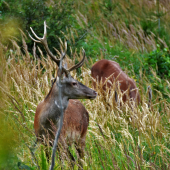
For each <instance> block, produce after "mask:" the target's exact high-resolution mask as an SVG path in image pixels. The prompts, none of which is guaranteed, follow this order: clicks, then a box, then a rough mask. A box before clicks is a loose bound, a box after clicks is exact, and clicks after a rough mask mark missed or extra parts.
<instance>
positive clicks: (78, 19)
mask: <svg viewBox="0 0 170 170" xmlns="http://www.w3.org/2000/svg"><path fill="white" fill-rule="evenodd" d="M31 3H32V1H28V0H23V1H22V3H21V1H19V0H16V1H15V4H14V1H12V0H11V1H9V2H8V1H5V0H2V1H0V63H1V67H0V97H1V102H0V134H1V136H0V169H18V168H19V169H27V170H28V169H32V170H33V169H42V170H46V169H48V168H49V165H50V164H49V163H48V162H47V160H46V156H45V152H44V146H43V145H41V144H38V145H37V146H34V143H35V140H36V137H35V134H34V128H33V123H34V115H35V109H36V106H37V105H38V103H39V102H40V101H41V100H43V99H44V98H45V96H46V95H47V94H48V92H49V90H50V87H51V79H53V78H54V77H55V76H56V72H57V66H56V65H55V63H53V62H52V61H51V59H50V58H49V57H48V56H46V53H45V52H44V49H43V48H42V46H39V44H37V46H36V47H34V48H33V43H32V42H31V40H30V39H29V37H28V35H27V33H26V30H29V27H30V26H31V27H33V28H34V30H35V32H36V33H37V35H40V36H41V35H42V34H43V22H44V20H46V22H47V25H48V30H47V31H48V33H47V39H48V42H49V47H50V49H53V47H55V48H57V49H59V42H60V41H59V39H58V37H60V38H61V40H67V42H68V53H67V54H68V55H67V58H66V60H65V62H67V63H68V67H69V66H72V65H74V64H75V63H77V62H78V61H80V60H81V58H82V55H81V47H83V48H84V49H85V51H86V56H87V59H86V62H85V64H84V66H83V67H82V68H81V69H78V70H77V71H73V73H72V76H73V77H74V78H76V79H77V80H79V81H80V82H82V83H83V84H85V85H86V86H89V87H91V88H93V87H92V78H91V75H90V68H91V66H92V64H93V63H94V62H96V61H97V60H100V59H102V58H105V59H110V60H113V61H116V62H118V63H119V65H120V66H121V68H122V69H123V70H124V71H125V72H126V73H127V74H128V75H129V76H130V77H131V78H133V79H134V80H135V81H136V83H137V86H138V88H139V93H140V96H141V104H140V105H139V106H138V107H134V108H133V109H131V107H130V106H129V105H128V104H122V101H121V97H120V99H119V102H118V103H119V104H117V103H115V100H114V90H113V91H112V92H111V95H109V93H108V91H106V92H105V95H104V96H103V95H101V93H103V92H102V90H101V86H100V84H99V87H98V89H97V92H98V97H97V98H96V99H95V100H93V101H91V100H81V102H82V103H83V104H84V105H85V107H86V109H87V110H88V112H89V116H90V123H89V127H88V133H87V138H86V148H85V157H84V160H83V169H106V170H108V169H120V170H121V169H141V170H142V169H164V170H166V169H169V168H170V103H169V102H170V82H169V78H170V71H169V70H170V69H169V68H170V53H169V52H170V51H169V45H170V40H169V36H170V31H169V30H170V29H169V20H170V17H169V15H168V12H169V9H170V4H169V2H168V0H157V1H148V0H114V1H113V0H105V1H104V0H99V1H94V0H90V1H87V0H84V1H82V0H79V1H78V0H75V1H71V0H67V1H66V0H63V1H58V0H57V1H53V0H43V1H38V0H35V1H34V3H33V4H31ZM33 6H34V7H35V8H33ZM53 52H54V53H55V50H54V49H53ZM148 86H150V87H151V88H152V92H153V95H152V102H151V106H150V107H148V100H149V99H148V91H147V87H148ZM119 96H121V94H120V93H119ZM70 150H71V152H72V153H73V155H74V156H75V158H76V160H77V163H78V159H77V154H76V151H75V148H74V146H72V147H71V148H70ZM61 167H63V168H64V169H70V160H69V159H68V160H65V161H64V162H63V163H61V162H60V159H59V157H58V153H56V166H55V169H61ZM74 169H78V166H77V165H75V167H74Z"/></svg>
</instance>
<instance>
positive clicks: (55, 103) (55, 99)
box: [45, 85, 69, 121]
mask: <svg viewBox="0 0 170 170" xmlns="http://www.w3.org/2000/svg"><path fill="white" fill-rule="evenodd" d="M68 102H69V99H68V97H67V96H64V95H63V93H62V92H61V99H60V98H59V89H58V87H57V86H56V85H53V87H52V89H51V90H50V92H49V94H48V95H47V97H46V98H45V103H46V110H45V115H46V118H47V119H51V120H53V121H54V120H56V121H58V119H59V117H60V115H61V107H62V110H63V113H64V111H65V109H66V108H67V106H68ZM61 103H62V106H61Z"/></svg>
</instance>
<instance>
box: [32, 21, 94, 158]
mask: <svg viewBox="0 0 170 170" xmlns="http://www.w3.org/2000/svg"><path fill="white" fill-rule="evenodd" d="M30 29H31V31H32V33H33V35H34V36H35V37H36V39H34V38H32V36H31V35H30V34H29V36H30V38H31V39H32V40H33V41H34V42H37V43H41V44H42V45H43V46H44V48H45V50H46V52H47V54H48V55H49V56H50V57H51V59H52V60H53V61H55V62H56V63H57V65H58V66H59V63H60V60H63V59H64V57H65V55H66V53H65V52H64V53H62V55H61V56H62V57H61V59H57V58H56V57H55V56H54V55H53V54H52V52H51V51H50V50H49V48H48V44H47V30H46V22H44V36H43V38H39V37H38V36H37V35H36V34H35V32H34V31H33V30H32V28H30ZM65 51H66V44H65ZM84 59H85V52H83V59H82V60H81V61H80V62H79V63H78V64H76V65H75V66H73V67H71V68H70V69H66V68H64V67H62V74H61V72H60V73H59V71H58V73H57V77H56V78H55V81H54V83H53V85H52V87H51V90H50V92H49V94H48V95H47V96H46V98H45V99H44V100H43V101H42V102H40V103H39V104H38V106H37V109H36V113H35V119H34V129H35V134H36V137H37V139H38V141H40V142H42V143H44V144H47V143H51V144H52V143H53V140H54V138H55V134H56V131H57V123H58V120H59V117H60V114H61V112H60V107H59V105H58V103H59V100H60V99H59V96H58V93H59V91H58V89H59V87H58V83H59V82H58V81H59V76H60V78H61V86H62V88H61V89H62V91H61V94H62V103H63V111H65V113H64V120H63V127H62V130H61V134H60V137H59V144H60V146H62V147H63V148H64V149H67V150H68V146H71V145H72V144H73V143H75V144H76V147H77V151H78V153H79V156H80V158H82V157H83V152H84V147H85V138H86V133H87V127H88V123H89V115H88V112H87V110H86V109H85V107H84V106H83V104H82V103H81V102H80V101H78V100H72V99H95V98H96V96H97V93H96V92H95V91H94V90H92V89H90V88H88V87H86V86H85V85H83V84H81V83H80V82H78V81H77V80H75V79H74V78H73V77H72V76H71V75H70V72H71V71H72V70H74V69H76V68H79V67H81V66H82V65H83V63H84ZM48 141H49V142H48ZM68 153H69V154H70V152H69V150H68ZM70 156H71V158H72V159H73V156H72V155H70ZM73 160H74V159H73Z"/></svg>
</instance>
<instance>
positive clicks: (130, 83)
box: [91, 59, 140, 103]
mask: <svg viewBox="0 0 170 170" xmlns="http://www.w3.org/2000/svg"><path fill="white" fill-rule="evenodd" d="M91 75H92V77H93V78H94V80H93V86H94V88H96V82H97V81H98V82H100V81H102V82H101V83H102V85H103V90H106V87H108V88H111V87H112V85H113V82H114V81H116V82H119V85H120V86H119V87H120V90H121V92H122V93H124V92H126V91H127V92H128V96H129V98H130V99H133V100H134V101H136V100H137V103H139V100H140V97H139V93H138V88H137V86H136V83H135V81H134V80H133V79H131V78H129V77H128V76H127V75H126V74H125V73H124V72H123V71H122V69H121V68H120V66H119V64H118V63H116V62H115V61H110V60H105V59H102V60H99V61H97V62H96V63H95V64H94V65H93V66H92V68H91ZM109 77H110V78H109ZM105 81H107V82H105ZM116 84H117V83H116ZM126 94H127V93H124V94H123V96H122V98H123V102H126V101H127V95H126Z"/></svg>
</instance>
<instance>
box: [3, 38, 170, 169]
mask: <svg viewBox="0 0 170 170" xmlns="http://www.w3.org/2000/svg"><path fill="white" fill-rule="evenodd" d="M24 42H25V41H24V39H23V43H24ZM13 43H14V46H15V48H16V49H15V50H13V51H12V50H11V51H8V53H4V52H1V56H2V59H3V62H2V63H3V65H4V67H3V70H2V69H1V72H2V76H3V78H2V79H1V82H0V89H1V94H3V99H4V100H3V105H4V106H3V109H4V110H3V111H2V112H1V114H3V115H4V117H3V122H4V123H5V126H9V127H10V128H9V131H10V132H12V131H15V132H16V133H17V135H16V136H15V135H14V136H13V135H10V137H11V139H10V137H9V139H7V140H8V141H10V140H12V141H14V143H15V144H16V145H15V146H16V148H15V149H16V150H17V159H16V160H15V161H16V162H13V164H14V165H15V166H16V167H17V165H18V166H19V167H20V168H21V167H30V168H32V169H37V168H40V169H48V167H49V164H48V163H47V162H46V157H45V154H44V147H43V146H41V144H39V145H37V146H36V147H35V148H34V147H33V145H34V142H35V139H36V138H35V134H34V129H33V121H34V114H35V109H36V106H37V104H38V103H39V102H40V101H41V100H43V99H44V98H45V96H46V95H47V93H48V91H49V89H50V86H51V85H50V82H51V81H50V80H51V79H52V78H53V77H54V76H55V75H56V70H57V68H56V65H55V64H54V63H53V62H52V61H51V59H50V58H49V57H47V58H44V56H43V54H42V53H41V54H42V55H41V56H40V59H39V58H36V56H35V57H34V56H32V55H30V53H29V52H28V51H26V46H25V47H24V48H25V52H24V53H23V52H21V50H20V48H19V47H18V46H17V43H16V42H15V41H13ZM25 45H26V44H25ZM39 51H40V52H41V50H40V48H39ZM73 55H74V56H75V58H78V56H79V54H77V53H76V52H73ZM81 57H82V56H81ZM81 57H80V58H78V60H80V59H81ZM75 58H74V59H75ZM66 60H67V62H68V65H73V63H74V60H70V59H69V57H68V56H67V59H66ZM81 72H82V74H81V75H80V76H77V74H76V72H73V73H72V75H73V77H75V78H76V79H78V80H80V81H81V82H82V83H84V84H86V85H87V86H89V87H92V86H91V80H92V78H91V76H90V70H89V69H88V68H86V67H82V69H81ZM131 74H133V72H132V73H131ZM154 76H155V79H156V78H157V76H156V74H155V75H154ZM137 85H138V87H139V92H140V95H141V101H142V102H141V105H140V106H139V107H134V108H133V109H131V107H129V105H128V104H120V105H119V106H118V105H117V104H116V103H115V102H114V90H113V91H112V92H111V94H112V95H109V93H108V92H106V94H105V95H104V96H106V97H103V96H102V95H101V89H100V86H99V88H98V89H97V92H98V94H99V95H98V97H97V99H95V100H93V101H90V100H82V102H83V104H84V105H85V107H86V109H87V110H88V112H89V115H90V124H89V128H88V133H87V138H86V148H85V157H84V165H83V169H147V168H150V169H168V168H169V167H170V164H169V162H170V157H169V155H170V146H169V139H170V136H169V132H170V129H169V127H170V126H169V123H170V122H169V117H170V108H169V106H170V105H169V103H168V102H167V100H166V99H164V98H163V96H162V94H161V92H160V91H154V89H153V91H154V93H153V100H152V105H151V108H148V95H147V91H146V87H147V86H148V85H151V86H152V84H151V83H150V82H149V80H148V79H147V77H146V76H145V75H144V74H142V71H141V74H140V82H139V83H137ZM165 86H167V87H169V86H170V85H169V81H166V82H165ZM119 95H121V94H119ZM167 95H168V96H169V95H170V94H167ZM120 102H121V101H120ZM4 133H5V130H4ZM11 145H13V144H11ZM71 149H72V152H73V154H74V155H75V156H76V153H75V150H74V147H72V148H71ZM56 161H57V163H56V169H58V168H59V169H60V168H61V166H63V167H64V168H65V169H69V162H68V161H65V162H64V163H62V164H61V162H60V160H59V159H58V157H57V160H56ZM77 168H78V167H77V166H76V165H75V168H74V169H77Z"/></svg>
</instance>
